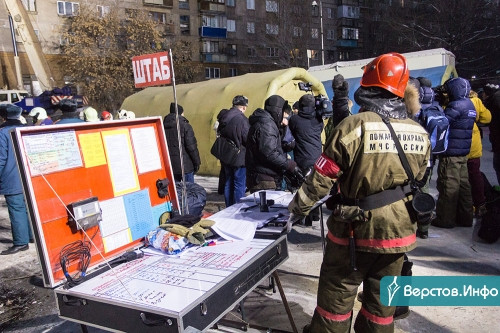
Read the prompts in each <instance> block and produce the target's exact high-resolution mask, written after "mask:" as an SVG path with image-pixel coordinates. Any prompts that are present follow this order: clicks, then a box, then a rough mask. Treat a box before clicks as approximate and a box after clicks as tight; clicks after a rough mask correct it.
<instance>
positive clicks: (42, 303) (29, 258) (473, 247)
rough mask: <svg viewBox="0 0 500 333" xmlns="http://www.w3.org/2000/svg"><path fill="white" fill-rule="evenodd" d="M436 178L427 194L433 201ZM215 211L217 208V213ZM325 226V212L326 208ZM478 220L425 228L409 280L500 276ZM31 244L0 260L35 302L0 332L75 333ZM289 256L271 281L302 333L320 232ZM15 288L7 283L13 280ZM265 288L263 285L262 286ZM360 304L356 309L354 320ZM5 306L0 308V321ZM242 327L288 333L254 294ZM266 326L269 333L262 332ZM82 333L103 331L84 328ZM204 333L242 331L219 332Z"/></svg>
mask: <svg viewBox="0 0 500 333" xmlns="http://www.w3.org/2000/svg"><path fill="white" fill-rule="evenodd" d="M487 137H488V130H487V129H486V130H485V131H484V139H483V157H482V159H481V170H482V171H483V172H484V173H485V174H486V176H487V178H488V179H489V180H490V182H491V183H492V184H496V177H495V174H494V171H493V167H492V153H491V145H490V144H489V141H488V139H487ZM435 174H436V173H434V175H433V178H432V179H431V184H430V192H431V194H433V195H435V196H436V197H437V190H436V182H435V181H436V179H435V177H436V176H435ZM195 181H196V182H197V183H199V184H200V185H202V186H204V187H205V189H206V190H207V193H208V198H209V202H208V203H207V206H209V205H210V206H211V207H220V206H221V205H222V207H223V198H222V197H221V196H219V195H217V194H216V190H217V189H216V187H217V178H215V177H203V176H196V177H195ZM216 209H217V208H216ZM324 213H325V221H326V218H327V216H328V213H329V212H328V211H327V210H326V209H325V210H324ZM478 225H479V221H475V223H474V226H473V227H471V228H461V227H457V228H454V229H440V228H435V227H432V226H431V227H430V230H429V238H428V239H425V240H424V239H418V246H417V248H416V249H415V250H413V251H412V252H410V253H409V254H408V256H409V258H410V260H411V261H413V263H414V266H413V275H415V276H417V275H418V276H450V275H451V276H463V275H466V276H469V275H470V276H474V275H500V256H499V253H500V241H498V242H496V243H494V244H486V243H484V242H482V241H481V240H480V239H479V238H478V237H477V228H478ZM10 239H11V236H10V224H9V220H8V214H7V209H6V206H5V201H4V200H3V198H1V199H0V251H1V250H4V249H6V248H7V247H9V246H11V243H10ZM33 245H34V244H31V246H30V249H29V250H28V251H25V252H21V253H17V254H15V255H10V256H2V257H1V258H0V285H5V284H6V283H7V282H10V284H9V285H10V286H13V285H14V286H15V285H16V284H18V285H19V288H24V289H27V290H28V291H29V292H32V293H34V294H36V295H37V296H38V297H37V298H35V299H34V301H32V302H31V303H30V304H27V305H26V306H27V307H28V308H27V311H25V312H24V313H23V315H22V316H20V317H19V318H17V319H16V320H14V321H13V322H12V323H11V324H10V325H8V326H7V327H4V328H3V331H4V332H16V333H21V332H22V333H25V332H51V333H55V332H58V333H59V332H81V327H80V324H77V323H73V322H70V321H65V320H62V319H60V318H59V317H58V316H57V307H56V303H55V299H54V297H53V291H52V290H50V289H45V288H43V287H42V286H41V274H40V271H41V270H40V267H39V264H38V259H37V253H36V249H35V246H33ZM288 247H289V258H288V260H286V261H285V262H284V263H283V264H282V265H281V266H280V267H279V268H278V275H279V277H280V281H281V284H282V286H283V290H284V293H285V295H286V298H287V301H288V303H289V306H290V309H291V313H292V315H293V318H294V321H295V324H296V326H297V327H298V329H299V332H301V330H302V327H303V326H304V325H305V324H307V323H308V322H309V321H310V319H311V316H312V314H313V311H314V308H315V306H316V292H317V286H318V277H319V272H320V265H321V261H322V256H323V254H322V238H321V233H320V226H319V225H318V224H313V226H312V227H305V226H302V225H296V226H294V228H293V230H292V232H291V233H290V234H289V235H288ZM13 281H14V282H15V283H14V284H13V283H12V282H13ZM262 285H263V286H265V285H267V280H265V281H262ZM12 288H14V287H12ZM359 308H360V303H359V302H358V301H356V303H355V314H354V315H355V316H356V315H357V312H358V311H359ZM4 310H5V308H3V309H2V308H1V307H0V315H1V314H2V313H3V312H4ZM243 312H244V316H245V321H246V322H248V323H250V324H251V326H253V327H260V328H259V329H257V328H249V329H248V331H247V332H280V331H288V332H291V331H292V330H291V326H290V322H289V320H288V317H287V315H286V311H285V308H284V306H283V303H282V301H281V297H280V294H279V293H278V292H276V293H273V292H272V290H267V289H265V288H257V289H256V290H255V291H254V292H252V293H251V294H250V295H248V297H247V298H246V299H245V301H244V303H243ZM225 318H226V319H229V320H232V321H235V322H241V320H242V316H241V311H238V309H234V310H233V311H231V312H229V313H228V314H227V315H226V317H225ZM395 327H396V328H395V332H444V333H447V332H464V333H475V332H492V333H493V332H498V331H500V316H499V308H498V307H488V306H474V307H467V306H454V307H450V306H419V307H417V306H415V307H411V313H410V315H409V316H408V317H407V318H405V319H401V320H398V321H396V322H395ZM264 328H272V329H264ZM88 331H89V332H103V331H102V330H100V329H97V328H92V327H89V329H88ZM210 332H241V330H237V329H231V328H227V327H226V326H219V329H212V330H210Z"/></svg>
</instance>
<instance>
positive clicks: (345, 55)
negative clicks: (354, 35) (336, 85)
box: [339, 51, 349, 60]
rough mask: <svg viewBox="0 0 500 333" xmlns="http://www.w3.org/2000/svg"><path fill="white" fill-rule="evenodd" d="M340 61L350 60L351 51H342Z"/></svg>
mask: <svg viewBox="0 0 500 333" xmlns="http://www.w3.org/2000/svg"><path fill="white" fill-rule="evenodd" d="M339 60H349V51H340V52H339Z"/></svg>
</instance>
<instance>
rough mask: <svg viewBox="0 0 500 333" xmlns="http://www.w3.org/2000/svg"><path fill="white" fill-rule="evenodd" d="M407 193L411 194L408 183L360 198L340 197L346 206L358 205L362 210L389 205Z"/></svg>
mask: <svg viewBox="0 0 500 333" xmlns="http://www.w3.org/2000/svg"><path fill="white" fill-rule="evenodd" d="M408 195H411V188H410V186H409V185H406V186H397V187H395V188H391V189H387V190H384V191H382V192H378V193H375V194H372V195H369V196H367V197H364V198H361V199H349V198H342V204H343V205H346V206H358V207H359V208H361V209H363V210H372V209H377V208H380V207H384V206H387V205H390V204H392V203H394V202H396V201H399V200H401V199H404V198H405V197H407V196H408Z"/></svg>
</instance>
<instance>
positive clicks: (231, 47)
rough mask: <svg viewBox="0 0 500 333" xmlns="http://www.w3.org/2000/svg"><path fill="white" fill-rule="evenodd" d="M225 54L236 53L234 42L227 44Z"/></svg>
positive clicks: (233, 54)
mask: <svg viewBox="0 0 500 333" xmlns="http://www.w3.org/2000/svg"><path fill="white" fill-rule="evenodd" d="M227 54H228V55H230V56H235V55H237V52H236V44H227Z"/></svg>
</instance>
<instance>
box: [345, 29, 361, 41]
mask: <svg viewBox="0 0 500 333" xmlns="http://www.w3.org/2000/svg"><path fill="white" fill-rule="evenodd" d="M342 39H358V29H353V28H342Z"/></svg>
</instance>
